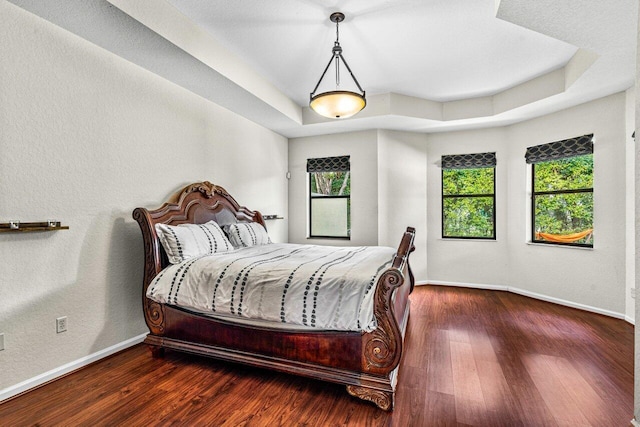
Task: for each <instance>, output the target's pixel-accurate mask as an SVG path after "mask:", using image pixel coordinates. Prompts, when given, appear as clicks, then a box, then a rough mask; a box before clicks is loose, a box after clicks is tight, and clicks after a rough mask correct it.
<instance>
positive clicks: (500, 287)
mask: <svg viewBox="0 0 640 427" xmlns="http://www.w3.org/2000/svg"><path fill="white" fill-rule="evenodd" d="M425 283H426V284H429V285H439V286H457V287H462V288H475V289H488V290H492V291H507V292H512V293H514V294H519V295H524V296H526V297H530V298H535V299H539V300H541V301H547V302H552V303H554V304H560V305H564V306H566V307H572V308H577V309H580V310H585V311H590V312H592V313H597V314H602V315H604V316H609V317H613V318H616V319H622V320H625V321H627V322H629V323H631V324H634V321H633V320H632V319H631V318H629V317H628V316H626V315H625V314H623V313H617V312H615V311H610V310H604V309H602V308H598V307H592V306H590V305H585V304H580V303H577V302H573V301H567V300H563V299H560V298H555V297H550V296H548V295H543V294H539V293H536V292H531V291H527V290H524V289H520V288H514V287H512V286H505V285H485V284H478V283H458V282H445V281H441V280H429V281H427V282H425Z"/></svg>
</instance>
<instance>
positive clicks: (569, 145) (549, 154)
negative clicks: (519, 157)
mask: <svg viewBox="0 0 640 427" xmlns="http://www.w3.org/2000/svg"><path fill="white" fill-rule="evenodd" d="M591 153H593V134H590V135H582V136H578V137H576V138H571V139H563V140H562V141H555V142H550V143H548V144H542V145H535V146H533V147H529V148H527V153H526V154H525V155H524V158H525V159H526V160H527V163H540V162H548V161H551V160H560V159H566V158H567V157H574V156H581V155H583V154H591Z"/></svg>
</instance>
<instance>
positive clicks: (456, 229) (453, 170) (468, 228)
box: [442, 153, 496, 239]
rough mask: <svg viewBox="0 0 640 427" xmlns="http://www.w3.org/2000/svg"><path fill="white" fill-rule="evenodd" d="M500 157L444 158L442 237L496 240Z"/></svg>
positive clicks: (483, 155)
mask: <svg viewBox="0 0 640 427" xmlns="http://www.w3.org/2000/svg"><path fill="white" fill-rule="evenodd" d="M495 167H496V153H477V154H461V155H450V156H442V237H443V238H456V239H495V238H496V231H495V230H496V228H495V222H496V213H495V212H496V211H495V205H496V196H495V188H496V177H495V170H496V169H495Z"/></svg>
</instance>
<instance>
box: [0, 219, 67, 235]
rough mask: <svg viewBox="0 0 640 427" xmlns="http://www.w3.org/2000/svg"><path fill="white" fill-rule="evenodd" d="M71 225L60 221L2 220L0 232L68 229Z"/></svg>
mask: <svg viewBox="0 0 640 427" xmlns="http://www.w3.org/2000/svg"><path fill="white" fill-rule="evenodd" d="M68 229H69V226H67V225H61V224H60V222H59V221H40V222H17V223H14V222H0V233H28V232H32V231H57V230H68Z"/></svg>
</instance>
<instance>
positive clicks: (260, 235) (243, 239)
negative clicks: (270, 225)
mask: <svg viewBox="0 0 640 427" xmlns="http://www.w3.org/2000/svg"><path fill="white" fill-rule="evenodd" d="M229 240H231V243H232V244H233V246H234V247H236V248H248V247H249V246H256V245H266V244H269V243H271V239H270V238H269V235H268V234H267V230H266V229H265V228H264V227H263V226H262V224H258V223H257V222H239V223H237V224H231V225H230V226H229Z"/></svg>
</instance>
